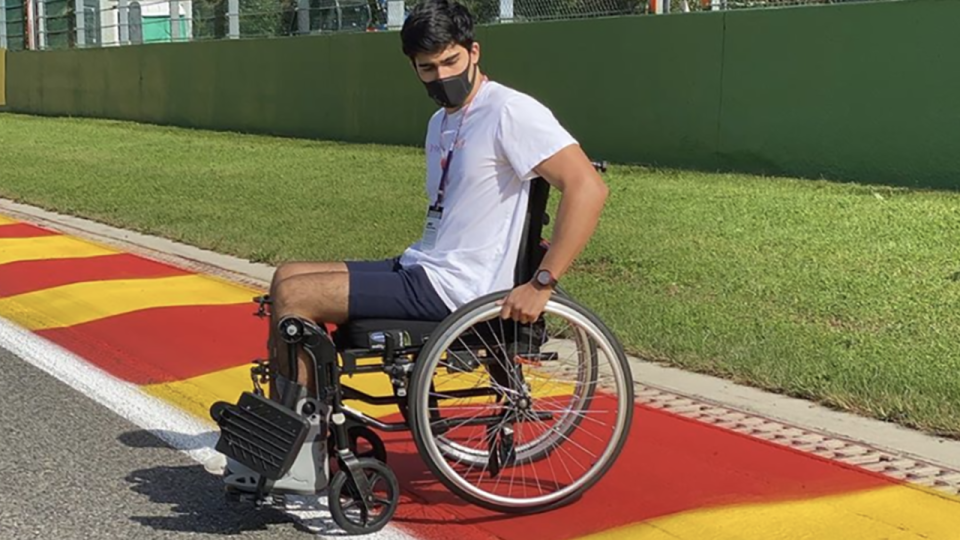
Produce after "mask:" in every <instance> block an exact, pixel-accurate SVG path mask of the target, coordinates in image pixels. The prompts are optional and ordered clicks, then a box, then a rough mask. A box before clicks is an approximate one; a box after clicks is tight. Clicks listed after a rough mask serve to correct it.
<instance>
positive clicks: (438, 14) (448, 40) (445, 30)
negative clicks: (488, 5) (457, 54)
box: [400, 0, 474, 59]
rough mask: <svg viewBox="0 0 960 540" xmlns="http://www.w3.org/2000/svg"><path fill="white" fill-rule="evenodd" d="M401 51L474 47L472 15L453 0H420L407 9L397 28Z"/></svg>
mask: <svg viewBox="0 0 960 540" xmlns="http://www.w3.org/2000/svg"><path fill="white" fill-rule="evenodd" d="M400 40H401V41H402V42H403V54H405V55H406V56H407V57H409V58H411V59H412V58H413V57H414V56H416V55H417V54H420V53H427V54H431V53H436V52H439V51H442V50H443V49H445V48H446V47H448V46H450V45H453V44H458V45H462V46H463V47H466V48H467V49H469V48H470V47H472V46H473V41H474V35H473V15H472V14H471V13H470V10H469V9H467V7H466V6H464V5H463V4H460V3H459V2H457V1H456V0H422V1H421V2H419V3H417V5H416V6H414V7H413V9H412V10H411V11H410V14H409V16H408V17H407V20H405V21H404V22H403V28H402V29H401V30H400Z"/></svg>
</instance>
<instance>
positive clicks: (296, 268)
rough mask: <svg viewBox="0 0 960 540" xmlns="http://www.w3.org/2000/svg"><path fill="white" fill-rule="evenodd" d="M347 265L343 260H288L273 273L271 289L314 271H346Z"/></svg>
mask: <svg viewBox="0 0 960 540" xmlns="http://www.w3.org/2000/svg"><path fill="white" fill-rule="evenodd" d="M346 271H347V265H346V264H345V263H342V262H286V263H281V264H280V266H278V267H277V270H276V271H275V272H274V273H273V281H272V283H271V284H270V288H271V289H275V288H276V286H277V284H278V283H280V282H282V281H285V280H287V279H290V278H292V277H295V276H299V275H301V274H312V273H314V272H346Z"/></svg>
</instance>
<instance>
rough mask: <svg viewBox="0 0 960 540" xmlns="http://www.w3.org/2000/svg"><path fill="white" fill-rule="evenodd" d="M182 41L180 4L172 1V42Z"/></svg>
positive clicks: (177, 1)
mask: <svg viewBox="0 0 960 540" xmlns="http://www.w3.org/2000/svg"><path fill="white" fill-rule="evenodd" d="M179 40H180V2H179V0H170V41H179Z"/></svg>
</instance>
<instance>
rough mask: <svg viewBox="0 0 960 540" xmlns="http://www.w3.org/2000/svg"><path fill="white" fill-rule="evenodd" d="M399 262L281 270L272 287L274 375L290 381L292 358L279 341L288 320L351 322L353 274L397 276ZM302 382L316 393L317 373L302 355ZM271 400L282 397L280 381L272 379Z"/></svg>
mask: <svg viewBox="0 0 960 540" xmlns="http://www.w3.org/2000/svg"><path fill="white" fill-rule="evenodd" d="M395 267H396V259H387V260H374V261H351V262H349V263H347V262H293V263H285V264H282V265H280V267H279V268H277V271H276V272H275V273H274V275H273V280H272V282H271V284H270V297H271V299H272V302H273V305H272V307H271V309H270V313H271V317H270V328H269V330H268V337H267V355H268V361H269V363H270V365H271V367H272V368H273V369H274V372H275V373H276V372H279V373H280V374H281V375H282V376H283V377H284V378H286V379H288V380H289V375H290V373H289V369H288V367H289V361H288V360H289V355H288V353H287V349H286V347H285V346H283V345H284V344H283V343H282V342H280V341H279V340H277V338H276V331H277V323H278V322H279V321H280V320H282V319H283V318H284V317H286V316H298V317H302V318H305V319H309V320H312V321H314V322H316V323H318V324H324V323H333V324H340V323H342V322H344V321H346V320H347V316H348V310H349V308H350V305H349V292H350V274H349V272H348V271H352V272H375V273H381V274H382V273H387V272H393V271H394V269H395ZM298 358H299V360H298V364H299V367H298V370H297V371H298V377H297V379H298V382H299V383H300V384H302V385H305V386H306V387H307V389H308V390H310V391H313V389H314V375H315V373H314V372H313V370H311V369H309V368H308V367H307V365H308V362H307V358H308V357H307V356H306V353H305V352H303V351H302V350H300V351H299V355H298ZM269 389H270V396H271V397H276V396H278V393H277V387H276V379H271V382H270V386H269Z"/></svg>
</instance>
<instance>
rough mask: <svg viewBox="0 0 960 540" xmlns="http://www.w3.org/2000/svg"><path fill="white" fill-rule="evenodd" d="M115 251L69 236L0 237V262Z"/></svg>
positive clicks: (87, 255) (97, 254)
mask: <svg viewBox="0 0 960 540" xmlns="http://www.w3.org/2000/svg"><path fill="white" fill-rule="evenodd" d="M114 253H117V252H116V251H114V250H112V249H109V248H106V247H104V246H100V245H97V244H94V243H91V242H86V241H84V240H80V239H77V238H72V237H70V236H60V235H57V236H41V237H38V238H0V264H7V263H12V262H20V261H39V260H45V259H72V258H77V257H96V256H100V255H112V254H114Z"/></svg>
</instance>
